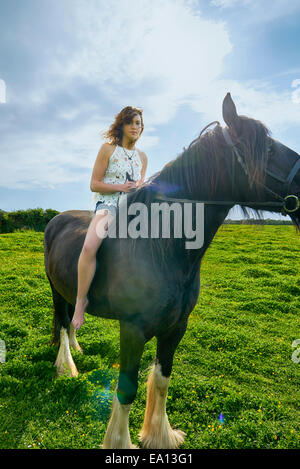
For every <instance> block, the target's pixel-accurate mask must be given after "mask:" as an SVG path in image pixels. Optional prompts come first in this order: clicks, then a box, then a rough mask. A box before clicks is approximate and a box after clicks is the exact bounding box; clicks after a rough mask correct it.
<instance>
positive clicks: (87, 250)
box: [81, 236, 101, 258]
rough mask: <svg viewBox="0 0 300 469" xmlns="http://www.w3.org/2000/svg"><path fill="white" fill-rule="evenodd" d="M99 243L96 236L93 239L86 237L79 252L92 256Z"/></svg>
mask: <svg viewBox="0 0 300 469" xmlns="http://www.w3.org/2000/svg"><path fill="white" fill-rule="evenodd" d="M100 244H101V240H99V238H98V236H97V237H95V239H88V240H85V242H84V244H83V247H82V251H81V254H82V255H84V256H85V257H91V258H92V257H94V256H95V255H96V252H97V250H98V248H99V246H100Z"/></svg>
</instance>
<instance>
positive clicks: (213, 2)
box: [0, 0, 300, 216]
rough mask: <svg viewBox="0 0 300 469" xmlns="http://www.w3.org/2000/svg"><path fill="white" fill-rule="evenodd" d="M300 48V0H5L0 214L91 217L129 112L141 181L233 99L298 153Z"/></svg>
mask: <svg viewBox="0 0 300 469" xmlns="http://www.w3.org/2000/svg"><path fill="white" fill-rule="evenodd" d="M299 42H300V2H299V0H289V1H288V2H287V1H285V0H265V1H261V0H260V1H258V0H251V1H250V0H207V1H203V0H151V2H150V1H149V0H137V1H135V2H132V1H131V0H88V1H87V0H61V1H58V0H22V1H20V0H0V208H1V209H3V210H8V211H9V210H17V209H27V208H35V207H42V208H44V209H46V208H53V209H56V210H59V211H62V210H69V209H92V208H93V201H92V194H91V192H90V189H89V181H90V176H91V171H92V167H93V164H94V161H95V158H96V155H97V152H98V150H99V148H100V146H101V144H102V143H103V140H102V138H101V135H100V132H101V131H102V130H104V129H106V128H108V126H109V125H110V124H111V122H112V121H113V119H114V116H115V115H116V114H117V113H118V112H119V111H120V110H121V109H122V108H123V107H124V106H127V105H133V106H137V107H142V108H143V110H144V121H145V131H144V134H143V136H142V137H141V139H140V141H139V144H138V147H139V148H140V149H142V150H144V151H145V152H146V154H147V155H148V160H149V165H148V171H147V176H150V175H151V174H153V173H154V172H155V171H157V170H159V169H161V168H162V167H163V165H164V164H165V163H167V162H168V161H169V160H171V159H173V158H174V157H176V156H177V155H178V154H179V153H180V152H181V151H182V148H183V147H184V146H187V145H188V144H189V143H190V142H191V140H193V139H194V138H195V137H196V136H197V135H198V134H199V132H200V131H201V129H202V128H203V127H204V126H205V125H206V124H207V123H209V122H211V121H212V120H216V119H218V120H220V121H221V122H222V114H221V106H222V100H223V98H224V96H225V94H226V93H227V92H228V91H230V92H231V94H232V97H233V99H234V100H235V102H236V105H237V107H238V112H239V113H240V114H246V115H248V116H251V117H255V118H257V119H260V120H262V121H263V122H264V123H265V124H266V125H267V126H268V127H269V128H270V129H271V131H272V134H273V136H274V137H275V138H276V139H278V140H280V141H282V142H283V143H284V144H286V145H288V146H290V147H291V148H293V149H294V150H296V151H298V152H299V151H300V132H299V125H300V52H299ZM233 215H234V216H236V212H234V214H233Z"/></svg>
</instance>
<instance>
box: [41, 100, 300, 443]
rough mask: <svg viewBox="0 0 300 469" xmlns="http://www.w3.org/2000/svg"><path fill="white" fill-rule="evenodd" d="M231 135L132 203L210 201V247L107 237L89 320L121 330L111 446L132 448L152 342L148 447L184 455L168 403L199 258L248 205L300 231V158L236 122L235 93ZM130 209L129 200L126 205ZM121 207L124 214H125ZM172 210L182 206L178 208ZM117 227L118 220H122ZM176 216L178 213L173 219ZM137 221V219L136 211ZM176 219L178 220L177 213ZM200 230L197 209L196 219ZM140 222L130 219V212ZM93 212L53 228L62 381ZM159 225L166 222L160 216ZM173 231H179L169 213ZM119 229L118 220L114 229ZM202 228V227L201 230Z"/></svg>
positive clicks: (194, 146)
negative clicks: (142, 367)
mask: <svg viewBox="0 0 300 469" xmlns="http://www.w3.org/2000/svg"><path fill="white" fill-rule="evenodd" d="M223 118H224V121H225V123H226V124H227V127H224V128H223V127H221V125H220V124H219V123H218V122H216V126H215V127H214V128H213V129H212V130H208V131H206V132H205V133H203V134H200V136H199V137H198V138H197V139H196V140H194V141H193V142H192V143H191V144H190V146H189V147H188V148H187V149H184V151H183V152H182V153H181V154H180V155H179V156H178V157H177V158H176V159H175V160H173V161H171V162H170V163H169V164H167V165H166V166H165V167H164V168H163V169H162V170H161V171H160V172H158V173H156V174H155V175H154V176H152V177H151V178H150V179H148V181H146V182H145V183H144V184H143V185H142V186H141V187H140V188H138V189H137V190H134V191H133V192H132V193H129V194H128V195H127V199H126V200H127V205H128V207H129V206H132V204H133V203H136V202H140V203H141V205H143V206H145V207H148V208H150V206H152V205H154V204H161V205H163V204H164V207H165V206H167V207H169V208H171V207H173V205H172V204H179V205H180V207H182V206H183V205H184V204H188V203H189V204H190V206H191V204H193V208H195V207H196V205H197V203H198V205H199V203H204V205H202V208H203V207H204V231H203V234H204V242H203V243H202V244H201V246H200V247H198V248H197V249H186V244H185V243H186V240H187V237H186V236H184V235H182V236H181V237H180V236H175V235H174V236H173V237H172V236H170V237H169V238H168V237H164V236H162V235H161V234H159V236H158V237H153V236H152V237H151V236H140V237H136V239H133V237H129V236H127V237H126V236H123V237H122V236H120V234H119V236H116V237H112V236H111V237H110V236H107V237H106V238H105V239H104V241H103V242H102V245H101V247H100V249H99V251H98V253H97V264H98V266H97V269H96V274H95V277H94V279H93V282H92V285H91V288H90V290H89V294H88V297H89V305H88V308H87V312H88V313H90V314H92V315H94V316H100V317H104V318H110V319H117V320H119V322H120V373H119V381H118V387H117V390H116V394H115V397H114V402H113V408H112V413H111V417H110V421H109V424H108V428H107V431H106V435H105V438H104V444H103V448H131V447H132V444H131V440H130V434H129V427H128V420H129V411H130V405H131V404H132V402H133V400H134V398H135V396H136V392H137V386H138V370H139V363H140V359H141V356H142V353H143V350H144V346H145V343H146V342H147V341H149V340H150V339H151V338H152V337H156V338H157V353H156V361H155V365H153V369H152V371H151V374H150V376H149V379H148V388H147V404H146V410H145V419H144V424H143V428H142V430H141V433H140V440H141V444H142V446H143V447H146V448H177V447H179V446H180V445H181V443H182V442H183V439H184V433H183V432H181V431H180V430H174V429H172V428H171V426H170V424H169V421H168V417H167V414H166V398H167V392H168V385H169V380H170V375H171V370H172V363H173V356H174V353H175V350H176V348H177V346H178V344H179V342H180V340H181V339H182V337H183V335H184V333H185V330H186V328H187V321H188V317H189V314H190V313H191V312H192V310H193V308H194V307H195V305H196V302H197V300H198V295H199V290H200V264H201V259H202V257H203V255H204V253H205V251H206V249H207V248H208V247H209V245H210V243H211V241H212V239H213V237H214V235H215V234H216V232H217V230H218V228H219V227H220V225H221V224H222V223H223V221H224V219H225V218H226V216H227V214H228V212H229V210H230V208H232V207H233V206H234V205H236V204H238V205H240V206H241V207H242V208H243V209H244V210H245V211H246V212H247V210H248V208H250V209H253V210H255V211H256V213H260V210H268V211H273V212H278V213H279V212H282V213H284V214H289V215H290V217H291V219H292V220H293V223H294V225H295V226H296V227H297V228H299V224H300V209H299V206H300V203H299V198H298V197H299V196H300V173H299V172H298V170H299V168H300V158H299V155H298V154H297V153H296V152H294V151H292V150H291V149H289V148H287V147H286V146H284V145H282V144H281V143H279V142H278V141H276V140H274V139H273V138H271V137H270V133H269V131H268V129H267V128H266V127H265V126H264V125H263V124H262V123H261V122H260V121H258V120H255V119H251V118H248V117H246V116H240V115H238V114H237V111H236V107H235V104H234V102H233V100H232V98H231V96H230V94H229V93H228V94H227V95H226V97H225V98H224V101H223ZM122 203H123V204H124V202H122ZM122 203H121V204H120V206H122ZM173 208H174V207H173ZM119 212H120V207H119V211H118V212H117V217H116V220H119V218H118V213H119ZM170 212H171V211H170ZM128 213H129V218H128V219H127V220H126V223H127V222H128V220H129V219H130V220H131V221H132V217H131V218H130V211H129V210H128ZM172 213H173V215H174V212H172ZM190 213H192V220H193V223H194V224H195V222H196V221H197V220H196V218H195V217H196V214H195V210H193V211H191V212H190ZM131 215H132V213H131ZM91 218H92V213H91V212H89V211H76V210H75V211H67V212H63V213H61V214H59V215H57V216H56V217H54V218H53V219H52V220H51V221H50V222H49V224H48V225H47V227H46V230H45V265H46V273H47V276H48V279H49V282H50V285H51V289H52V293H53V303H54V309H55V315H54V316H55V317H54V339H55V342H57V343H59V352H58V356H57V360H56V366H57V371H58V373H65V372H67V373H69V374H71V376H76V375H77V370H76V366H75V364H74V362H73V360H72V356H71V353H70V348H69V346H70V345H71V346H72V347H73V348H75V349H80V347H79V345H78V343H77V340H76V337H75V331H74V328H73V327H72V325H71V323H70V322H71V319H72V316H73V312H74V304H75V298H76V290H77V261H78V257H79V254H80V251H81V248H82V245H83V242H84V238H85V234H86V231H87V228H88V225H89V223H90V221H91ZM160 219H161V218H160ZM170 220H171V221H170V226H171V228H172V226H173V225H174V223H175V219H174V216H173V218H172V217H171V213H170ZM118 223H119V224H120V221H119V222H118V221H116V225H118ZM193 226H195V225H193Z"/></svg>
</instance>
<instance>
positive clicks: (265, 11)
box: [210, 0, 300, 23]
mask: <svg viewBox="0 0 300 469" xmlns="http://www.w3.org/2000/svg"><path fill="white" fill-rule="evenodd" d="M210 3H211V5H213V6H216V7H219V8H221V9H222V10H227V11H229V12H231V13H240V12H241V10H242V11H243V13H244V15H245V16H244V18H243V21H245V22H246V23H247V22H248V23H269V22H271V21H274V20H277V19H278V18H283V17H285V16H289V15H292V14H295V13H296V12H299V11H300V4H299V0H289V1H286V0H264V1H262V0H211V1H210Z"/></svg>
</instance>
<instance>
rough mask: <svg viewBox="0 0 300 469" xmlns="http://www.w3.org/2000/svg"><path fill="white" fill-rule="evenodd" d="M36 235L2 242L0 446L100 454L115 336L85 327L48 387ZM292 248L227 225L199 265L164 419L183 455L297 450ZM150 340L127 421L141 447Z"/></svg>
mask: <svg viewBox="0 0 300 469" xmlns="http://www.w3.org/2000/svg"><path fill="white" fill-rule="evenodd" d="M42 240H43V233H35V232H32V231H28V232H16V233H10V234H2V235H0V249H1V250H0V272H1V284H0V339H4V340H5V343H6V348H7V355H6V362H5V363H3V364H2V363H0V448H1V449H5V448H10V449H15V448H43V449H45V448H47V449H53V448H99V445H100V444H101V443H102V441H103V437H104V433H105V429H106V425H107V422H108V418H109V413H110V407H111V400H112V394H113V391H114V389H115V386H116V382H117V378H118V361H119V327H118V323H117V322H115V321H108V320H104V319H98V318H93V317H90V316H88V315H87V317H86V322H85V324H84V326H83V327H82V329H81V330H80V331H79V333H78V335H77V336H78V341H79V343H80V345H81V346H82V347H83V349H84V351H85V353H84V355H81V354H80V353H78V352H72V353H73V357H74V360H75V362H76V365H77V368H78V370H79V373H80V375H79V377H78V378H66V377H62V378H58V379H55V376H54V372H55V370H54V367H53V363H54V361H55V358H56V348H55V347H52V346H51V345H50V339H51V334H52V299H51V293H50V288H49V285H48V281H47V279H46V276H45V272H44V265H43V242H42ZM299 251H300V240H299V235H297V234H296V233H295V230H294V228H293V227H291V226H265V227H264V228H262V227H258V226H239V225H224V226H223V227H222V228H221V229H220V230H219V232H218V234H217V236H216V237H215V239H214V241H213V243H212V245H211V247H210V249H209V250H208V251H207V253H206V255H205V257H204V259H203V262H202V270H201V272H202V276H201V293H200V295H199V301H198V304H197V305H196V307H195V309H194V311H193V313H192V314H191V316H190V320H189V325H188V330H187V332H186V334H185V336H184V338H183V339H182V341H181V343H180V345H179V347H178V349H177V352H176V355H175V359H174V367H173V373H172V379H171V384H170V388H169V394H168V400H167V410H168V415H169V420H170V422H171V425H173V426H174V427H176V428H180V429H181V430H183V431H185V432H186V439H185V443H184V445H183V448H187V449H192V448H272V449H275V448H285V449H287V448H299V447H300V444H299V441H300V411H299V397H300V396H299V381H300V379H299V378H300V363H294V362H293V361H292V359H291V358H292V353H293V351H294V350H295V349H293V348H292V342H293V341H294V340H295V339H299V338H300V327H299V326H300V318H299V307H300V299H299V292H300V269H299V260H300V255H299ZM155 346H156V343H155V340H152V341H150V342H149V343H148V344H147V345H146V348H145V352H144V354H143V358H142V362H141V369H140V380H139V389H138V395H137V398H136V400H135V402H134V404H133V406H132V411H131V414H130V431H131V437H132V441H133V443H135V444H137V443H138V432H139V430H140V429H141V426H142V422H143V415H144V409H145V399H146V379H147V376H148V372H149V366H150V365H151V363H152V360H153V359H154V357H155ZM221 414H222V415H223V417H224V418H223V419H222V418H221V419H220V415H221Z"/></svg>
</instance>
